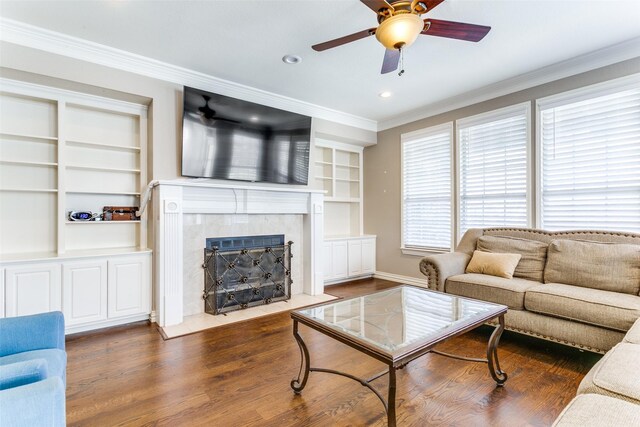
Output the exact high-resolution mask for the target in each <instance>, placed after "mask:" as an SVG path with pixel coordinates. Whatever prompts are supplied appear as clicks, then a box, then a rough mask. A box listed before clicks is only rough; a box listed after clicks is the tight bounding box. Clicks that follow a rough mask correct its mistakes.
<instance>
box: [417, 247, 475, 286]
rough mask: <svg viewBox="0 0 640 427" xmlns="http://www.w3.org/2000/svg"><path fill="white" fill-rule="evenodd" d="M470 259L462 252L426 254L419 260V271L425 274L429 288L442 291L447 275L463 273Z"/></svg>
mask: <svg viewBox="0 0 640 427" xmlns="http://www.w3.org/2000/svg"><path fill="white" fill-rule="evenodd" d="M470 259H471V256H470V255H467V254H465V253H462V252H449V253H446V254H436V255H428V256H426V257H424V258H422V260H421V261H420V271H421V272H422V274H424V275H425V276H427V286H428V287H429V289H433V290H436V291H440V292H444V282H445V281H446V280H447V277H449V276H455V275H456V274H462V273H464V269H465V268H466V267H467V264H468V263H469V260H470Z"/></svg>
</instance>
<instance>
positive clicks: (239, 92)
mask: <svg viewBox="0 0 640 427" xmlns="http://www.w3.org/2000/svg"><path fill="white" fill-rule="evenodd" d="M0 40H2V41H6V42H9V43H13V44H17V45H21V46H25V47H29V48H33V49H38V50H43V51H46V52H50V53H54V54H57V55H62V56H66V57H69V58H74V59H79V60H82V61H87V62H91V63H94V64H99V65H104V66H107V67H111V68H115V69H118V70H122V71H128V72H131V73H134V74H139V75H143V76H146V77H151V78H154V79H158V80H162V81H166V82H171V83H176V84H180V85H184V86H191V87H195V88H198V89H202V90H215V91H216V92H217V93H220V94H222V95H226V96H231V97H235V98H240V99H244V100H247V101H251V102H256V103H259V104H263V105H268V106H270V107H275V108H280V109H283V110H288V111H293V112H296V113H299V114H305V115H308V116H312V117H317V118H321V119H325V120H330V121H332V122H336V123H341V124H344V125H349V126H353V127H356V128H360V129H365V130H370V131H376V130H377V122H376V121H375V120H371V119H367V118H364V117H359V116H355V115H353V114H349V113H344V112H342V111H338V110H333V109H331V108H326V107H322V106H319V105H315V104H312V103H309V102H305V101H300V100H297V99H294V98H290V97H287V96H283V95H278V94H275V93H272V92H267V91H264V90H261V89H257V88H254V87H250V86H246V85H242V84H239V83H235V82H232V81H229V80H224V79H220V78H217V77H214V76H210V75H208V74H204V73H200V72H198V71H193V70H189V69H187V68H183V67H179V66H176V65H172V64H168V63H166V62H162V61H158V60H155V59H152V58H147V57H145V56H142V55H137V54H134V53H131V52H127V51H124V50H120V49H116V48H112V47H109V46H105V45H102V44H99V43H94V42H91V41H88V40H84V39H80V38H77V37H72V36H69V35H66V34H62V33H58V32H55V31H51V30H47V29H44V28H40V27H36V26H33V25H29V24H25V23H23V22H19V21H15V20H12V19H7V18H3V17H0Z"/></svg>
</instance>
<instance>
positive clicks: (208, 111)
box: [192, 95, 240, 125]
mask: <svg viewBox="0 0 640 427" xmlns="http://www.w3.org/2000/svg"><path fill="white" fill-rule="evenodd" d="M202 97H203V98H204V101H205V103H204V105H203V106H202V107H198V117H199V118H200V120H201V121H202V123H203V124H205V125H209V124H212V123H213V122H215V121H221V122H227V123H240V122H239V121H237V120H232V119H226V118H224V117H220V116H217V115H216V110H214V109H213V108H211V107H209V101H210V100H211V97H210V96H209V95H202ZM192 115H193V116H194V117H195V114H192Z"/></svg>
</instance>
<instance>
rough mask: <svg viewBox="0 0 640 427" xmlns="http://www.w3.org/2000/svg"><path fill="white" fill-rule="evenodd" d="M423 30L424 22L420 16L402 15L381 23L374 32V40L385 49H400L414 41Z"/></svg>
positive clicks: (391, 17)
mask: <svg viewBox="0 0 640 427" xmlns="http://www.w3.org/2000/svg"><path fill="white" fill-rule="evenodd" d="M423 29H424V22H423V21H422V19H421V18H420V16H418V15H415V14H413V13H402V14H397V15H393V16H390V17H389V18H387V19H385V20H384V21H382V23H381V24H380V25H379V26H378V29H377V30H376V38H377V39H378V41H379V42H380V43H381V44H382V45H383V46H384V47H386V48H387V49H400V48H405V47H407V46H410V45H411V44H412V43H413V42H414V41H416V38H418V35H419V34H420V33H421V32H422V30H423Z"/></svg>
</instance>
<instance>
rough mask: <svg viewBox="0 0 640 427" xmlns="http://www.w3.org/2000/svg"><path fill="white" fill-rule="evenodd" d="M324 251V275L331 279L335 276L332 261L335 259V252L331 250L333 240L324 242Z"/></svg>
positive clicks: (326, 278)
mask: <svg viewBox="0 0 640 427" xmlns="http://www.w3.org/2000/svg"><path fill="white" fill-rule="evenodd" d="M322 252H323V260H322V262H323V268H322V277H323V278H324V280H330V279H331V278H332V277H333V266H332V265H331V261H332V260H333V255H332V254H333V252H332V250H331V242H324V243H323V244H322Z"/></svg>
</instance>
